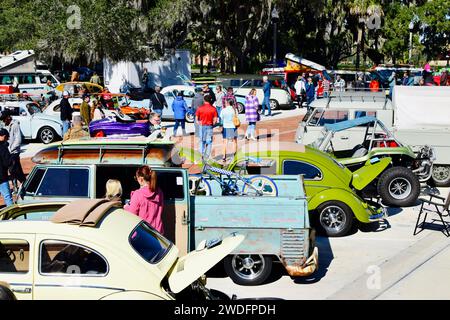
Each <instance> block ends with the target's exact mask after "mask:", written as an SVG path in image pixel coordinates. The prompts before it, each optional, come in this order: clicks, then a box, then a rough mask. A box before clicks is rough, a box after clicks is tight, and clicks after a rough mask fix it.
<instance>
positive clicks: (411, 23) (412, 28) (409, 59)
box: [408, 21, 414, 63]
mask: <svg viewBox="0 0 450 320" xmlns="http://www.w3.org/2000/svg"><path fill="white" fill-rule="evenodd" d="M413 30H414V21H411V22H410V23H409V55H408V62H409V63H411V59H412V41H413Z"/></svg>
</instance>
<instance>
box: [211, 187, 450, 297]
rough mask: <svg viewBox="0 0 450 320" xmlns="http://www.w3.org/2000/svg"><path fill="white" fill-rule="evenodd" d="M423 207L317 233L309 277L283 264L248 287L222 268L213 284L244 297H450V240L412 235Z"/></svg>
mask: <svg viewBox="0 0 450 320" xmlns="http://www.w3.org/2000/svg"><path fill="white" fill-rule="evenodd" d="M447 192H448V190H444V189H441V193H442V194H447ZM418 210H419V207H412V208H404V209H394V208H391V209H389V217H388V219H387V221H386V222H385V223H382V224H375V225H373V226H370V225H369V226H365V227H364V228H362V229H360V230H355V231H354V232H355V233H354V234H352V235H350V236H347V237H344V238H325V237H318V239H317V246H318V248H319V264H320V266H319V270H318V271H317V272H316V274H315V275H313V276H310V277H308V278H297V279H293V278H291V277H289V276H288V275H286V274H285V273H284V272H283V268H282V267H281V266H280V267H279V268H275V272H274V273H275V274H274V276H273V277H272V279H271V282H270V283H267V284H266V285H263V286H258V287H243V286H238V285H235V284H234V283H233V282H232V281H231V280H230V279H229V278H226V277H224V275H223V274H222V273H221V271H217V272H216V274H213V275H212V277H210V278H209V279H208V283H209V286H210V287H211V288H215V289H218V290H222V291H224V292H226V293H227V294H236V295H237V296H238V297H240V298H244V297H279V298H283V299H289V300H313V299H350V300H357V299H450V278H449V277H448V276H447V272H448V270H449V267H450V259H449V258H450V249H449V246H450V240H449V239H447V238H446V237H445V236H444V235H443V233H442V232H440V231H438V230H427V229H425V230H424V231H423V232H421V233H420V234H418V235H417V236H413V230H414V225H415V222H416V219H417V215H418ZM436 229H439V228H436ZM218 269H219V268H218Z"/></svg>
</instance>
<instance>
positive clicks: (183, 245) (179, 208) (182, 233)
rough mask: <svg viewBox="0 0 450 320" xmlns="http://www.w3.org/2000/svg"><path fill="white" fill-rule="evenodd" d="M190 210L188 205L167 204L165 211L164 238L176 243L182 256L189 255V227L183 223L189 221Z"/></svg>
mask: <svg viewBox="0 0 450 320" xmlns="http://www.w3.org/2000/svg"><path fill="white" fill-rule="evenodd" d="M187 215H188V208H187V205H186V204H177V203H173V202H168V203H167V202H166V203H165V205H164V210H163V224H164V236H165V237H166V238H167V239H169V240H170V241H172V242H173V243H175V245H176V246H177V247H178V249H179V250H180V255H181V256H183V255H186V254H187V253H188V243H187V240H188V226H187V225H186V224H185V223H184V222H183V220H184V219H185V216H186V219H187Z"/></svg>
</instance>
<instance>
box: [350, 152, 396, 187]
mask: <svg viewBox="0 0 450 320" xmlns="http://www.w3.org/2000/svg"><path fill="white" fill-rule="evenodd" d="M391 161H392V159H391V158H390V157H385V158H381V159H379V158H373V159H370V160H367V162H366V163H365V164H364V166H363V167H362V168H360V169H359V170H356V171H355V172H353V179H352V185H353V186H354V187H355V189H356V190H362V189H364V188H365V187H366V186H367V185H368V184H369V183H371V182H372V181H373V180H374V179H375V178H376V177H378V175H379V174H380V173H381V172H383V171H384V169H386V167H387V166H388V165H389V164H390V163H391Z"/></svg>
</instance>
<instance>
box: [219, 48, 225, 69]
mask: <svg viewBox="0 0 450 320" xmlns="http://www.w3.org/2000/svg"><path fill="white" fill-rule="evenodd" d="M225 59H226V57H225V52H224V50H221V51H220V72H224V71H225V69H226V67H225Z"/></svg>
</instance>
